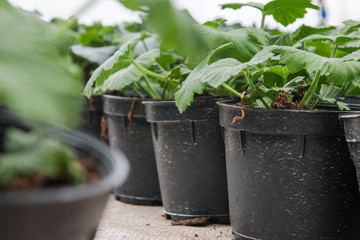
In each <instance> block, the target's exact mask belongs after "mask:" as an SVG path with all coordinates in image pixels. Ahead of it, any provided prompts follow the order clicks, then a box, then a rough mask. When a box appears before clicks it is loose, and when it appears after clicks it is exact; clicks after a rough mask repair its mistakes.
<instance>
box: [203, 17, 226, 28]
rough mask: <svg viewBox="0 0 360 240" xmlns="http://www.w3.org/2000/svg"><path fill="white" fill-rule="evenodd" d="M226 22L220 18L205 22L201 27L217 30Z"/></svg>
mask: <svg viewBox="0 0 360 240" xmlns="http://www.w3.org/2000/svg"><path fill="white" fill-rule="evenodd" d="M226 22H227V20H226V19H222V18H220V19H216V20H215V21H207V22H205V23H204V24H203V25H204V26H208V27H213V28H218V27H220V26H221V25H223V24H224V23H226Z"/></svg>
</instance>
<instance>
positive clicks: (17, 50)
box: [0, 1, 82, 126]
mask: <svg viewBox="0 0 360 240" xmlns="http://www.w3.org/2000/svg"><path fill="white" fill-rule="evenodd" d="M2 4H4V5H3V6H2V7H0V32H1V44H0V73H1V74H0V99H1V102H0V104H6V105H7V106H8V107H9V108H10V109H11V110H14V111H17V112H19V113H21V114H22V115H24V116H26V117H29V118H32V119H37V120H41V121H47V122H51V123H53V124H62V125H69V126H74V125H75V124H77V120H78V118H79V111H80V105H81V104H80V99H81V94H80V93H81V88H82V86H81V82H82V81H81V74H80V69H79V68H78V67H77V66H76V65H74V64H73V63H72V62H71V60H70V57H69V55H68V54H69V49H70V46H71V44H73V43H74V40H75V38H74V36H73V35H71V34H70V33H69V31H68V30H67V29H66V28H64V26H62V27H59V26H55V25H52V24H48V23H45V22H43V21H41V20H39V19H38V18H37V17H35V16H34V14H30V13H28V12H25V11H23V10H19V9H15V8H13V7H12V6H10V4H8V3H7V2H6V1H5V2H4V1H3V2H2Z"/></svg>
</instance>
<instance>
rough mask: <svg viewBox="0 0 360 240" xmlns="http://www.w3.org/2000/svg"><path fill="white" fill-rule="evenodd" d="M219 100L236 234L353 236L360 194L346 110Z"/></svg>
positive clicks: (278, 239) (305, 238)
mask: <svg viewBox="0 0 360 240" xmlns="http://www.w3.org/2000/svg"><path fill="white" fill-rule="evenodd" d="M219 105H220V124H221V125H222V126H223V127H224V135H225V147H226V164H227V175H228V188H229V204H230V218H231V225H232V230H233V232H234V234H235V238H236V239H266V240H272V239H273V240H283V239H284V240H288V239H301V240H312V239H314V240H315V239H353V238H351V237H350V235H349V234H350V232H351V231H350V229H351V228H352V227H354V225H353V224H354V219H355V221H357V222H358V221H359V218H358V217H357V215H359V214H358V213H359V211H358V207H359V203H360V201H359V200H360V199H359V194H358V191H357V186H356V175H355V168H354V166H353V164H352V162H351V158H350V156H349V153H348V149H347V146H346V141H345V138H344V132H343V128H342V126H341V125H340V121H339V119H338V117H339V113H341V112H340V111H321V110H319V111H298V110H279V109H255V108H241V107H239V106H235V105H233V102H223V103H220V104H219ZM235 117H238V118H235ZM239 117H240V118H239ZM234 118H235V119H234ZM234 120H235V121H234Z"/></svg>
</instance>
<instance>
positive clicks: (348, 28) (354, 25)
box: [340, 20, 360, 35]
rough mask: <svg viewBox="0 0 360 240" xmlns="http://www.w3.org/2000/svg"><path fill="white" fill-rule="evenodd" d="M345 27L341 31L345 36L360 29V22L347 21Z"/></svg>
mask: <svg viewBox="0 0 360 240" xmlns="http://www.w3.org/2000/svg"><path fill="white" fill-rule="evenodd" d="M343 23H344V26H343V27H342V28H341V29H340V33H341V34H343V35H347V34H350V33H352V32H354V31H356V30H358V29H359V28H360V22H358V21H354V20H346V21H344V22H343Z"/></svg>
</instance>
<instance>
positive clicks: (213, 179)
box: [144, 98, 229, 223]
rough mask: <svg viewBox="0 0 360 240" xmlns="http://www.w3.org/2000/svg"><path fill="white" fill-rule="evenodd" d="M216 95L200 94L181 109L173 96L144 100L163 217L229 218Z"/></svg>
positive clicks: (215, 219)
mask: <svg viewBox="0 0 360 240" xmlns="http://www.w3.org/2000/svg"><path fill="white" fill-rule="evenodd" d="M217 100H218V99H217V98H198V99H197V100H196V101H194V103H193V104H192V105H191V107H189V108H188V109H187V110H186V111H185V112H184V113H183V114H180V113H179V110H178V109H177V107H176V106H175V101H145V102H144V105H145V110H146V119H147V121H149V122H151V125H152V132H153V133H152V135H153V142H154V149H155V153H156V162H157V168H158V173H159V181H160V189H161V196H162V202H163V206H164V211H165V214H166V216H167V218H172V219H173V220H180V219H187V218H194V217H210V218H211V220H212V221H214V222H218V223H229V208H228V197H227V185H226V166H225V153H224V143H223V139H222V134H221V129H220V126H219V119H218V107H217V105H216V101H217Z"/></svg>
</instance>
